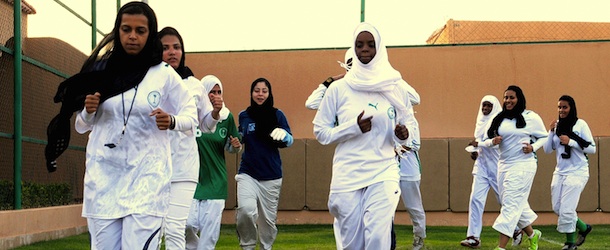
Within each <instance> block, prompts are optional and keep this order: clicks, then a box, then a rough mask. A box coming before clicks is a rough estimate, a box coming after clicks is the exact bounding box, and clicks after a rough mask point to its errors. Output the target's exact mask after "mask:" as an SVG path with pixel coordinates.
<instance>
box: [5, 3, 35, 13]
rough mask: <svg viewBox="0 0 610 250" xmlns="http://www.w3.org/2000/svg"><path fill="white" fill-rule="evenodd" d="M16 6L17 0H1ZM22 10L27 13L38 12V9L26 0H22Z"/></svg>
mask: <svg viewBox="0 0 610 250" xmlns="http://www.w3.org/2000/svg"><path fill="white" fill-rule="evenodd" d="M0 1H3V2H6V3H8V4H10V5H13V6H14V3H15V0H0ZM21 11H22V12H23V13H25V14H27V15H32V14H36V10H35V9H34V7H32V5H30V4H28V3H27V2H26V1H25V0H21Z"/></svg>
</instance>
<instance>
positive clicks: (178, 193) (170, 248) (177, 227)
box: [165, 181, 197, 250]
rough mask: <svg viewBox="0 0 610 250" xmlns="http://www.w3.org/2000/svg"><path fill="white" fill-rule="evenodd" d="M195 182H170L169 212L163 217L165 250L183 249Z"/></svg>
mask: <svg viewBox="0 0 610 250" xmlns="http://www.w3.org/2000/svg"><path fill="white" fill-rule="evenodd" d="M195 188H197V183H196V182H191V181H180V182H172V184H171V192H170V201H169V211H168V213H167V216H166V217H165V249H167V250H174V249H180V250H182V249H184V247H185V238H184V237H185V235H184V233H185V230H186V218H187V217H188V215H189V210H190V208H191V203H192V201H193V195H194V194H195Z"/></svg>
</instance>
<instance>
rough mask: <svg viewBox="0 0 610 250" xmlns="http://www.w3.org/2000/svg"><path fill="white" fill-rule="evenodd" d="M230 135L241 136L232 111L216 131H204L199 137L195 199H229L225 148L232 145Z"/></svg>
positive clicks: (217, 126)
mask: <svg viewBox="0 0 610 250" xmlns="http://www.w3.org/2000/svg"><path fill="white" fill-rule="evenodd" d="M229 135H231V136H233V137H237V138H240V136H239V133H238V131H237V127H236V126H235V121H234V120H233V114H231V113H229V116H228V117H227V119H225V120H224V121H221V122H219V123H218V124H217V125H216V131H214V133H208V134H206V133H204V134H202V135H201V136H199V137H197V146H198V147H199V164H200V167H199V183H197V189H196V190H195V196H194V198H195V199H198V200H211V199H227V196H228V194H227V193H228V191H227V186H228V181H227V166H226V162H225V154H224V150H225V147H226V146H227V145H228V146H229V147H230V145H231V143H230V138H229ZM240 140H241V138H240Z"/></svg>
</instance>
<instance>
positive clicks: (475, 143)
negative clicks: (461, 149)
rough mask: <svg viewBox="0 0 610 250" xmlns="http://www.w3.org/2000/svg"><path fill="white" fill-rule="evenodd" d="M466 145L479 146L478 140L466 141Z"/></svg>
mask: <svg viewBox="0 0 610 250" xmlns="http://www.w3.org/2000/svg"><path fill="white" fill-rule="evenodd" d="M468 146H473V147H475V148H476V147H478V146H479V142H477V141H476V140H472V141H471V142H469V143H468Z"/></svg>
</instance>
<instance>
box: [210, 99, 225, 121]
mask: <svg viewBox="0 0 610 250" xmlns="http://www.w3.org/2000/svg"><path fill="white" fill-rule="evenodd" d="M210 102H211V103H212V108H213V109H212V118H214V120H218V118H220V110H221V109H222V104H223V102H224V101H223V100H222V96H218V95H217V96H214V97H213V98H211V99H210Z"/></svg>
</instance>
